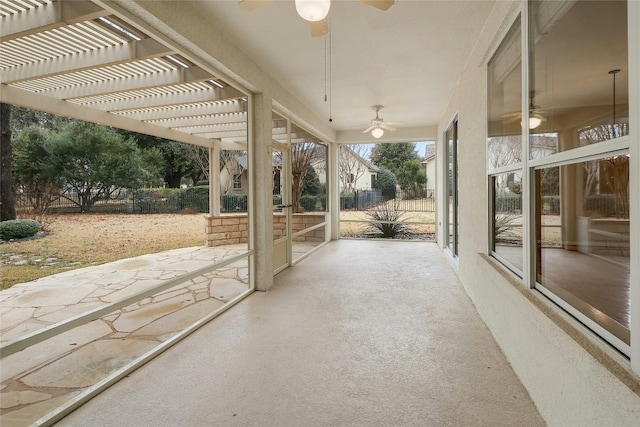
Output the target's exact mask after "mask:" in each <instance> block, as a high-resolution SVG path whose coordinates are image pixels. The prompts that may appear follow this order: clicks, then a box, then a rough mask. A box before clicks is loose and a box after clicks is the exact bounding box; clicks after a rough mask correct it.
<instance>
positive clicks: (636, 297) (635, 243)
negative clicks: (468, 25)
mask: <svg viewBox="0 0 640 427" xmlns="http://www.w3.org/2000/svg"><path fill="white" fill-rule="evenodd" d="M627 13H628V25H627V28H628V30H627V34H628V44H629V48H628V49H629V57H628V61H629V62H628V67H629V76H630V78H629V135H628V136H624V137H621V138H618V139H615V140H612V141H605V142H600V143H598V144H592V145H589V146H584V147H579V148H574V149H571V150H567V151H561V152H558V153H555V154H552V155H549V156H545V157H541V158H536V159H530V149H529V130H528V128H526V127H525V128H524V129H523V132H522V148H523V152H522V162H521V163H518V164H514V165H508V166H504V167H500V168H495V169H489V168H488V167H487V191H488V195H489V199H488V200H489V202H490V205H489V206H488V213H489V214H488V220H489V227H488V228H489V234H488V236H487V237H488V241H487V253H488V254H490V255H491V256H492V257H494V258H496V259H497V260H498V261H499V262H500V263H502V264H503V265H505V268H508V269H510V268H509V266H508V265H506V264H505V263H504V260H502V259H500V257H499V256H498V257H495V254H494V253H493V252H492V250H491V245H492V239H493V212H492V209H491V205H492V204H493V188H491V185H490V184H491V182H492V180H491V177H492V176H495V175H497V174H502V173H509V172H521V173H522V211H523V271H522V284H523V286H525V287H527V288H530V289H532V290H533V289H536V291H537V292H541V293H542V294H544V295H546V296H547V297H548V298H549V299H550V300H552V301H553V302H554V303H556V304H557V305H559V306H560V307H562V308H563V310H565V311H566V312H568V313H570V314H571V315H573V316H574V317H575V318H577V319H578V320H580V321H581V322H583V323H584V324H586V325H587V326H588V327H589V328H590V329H591V330H592V331H593V332H594V333H595V335H599V336H600V337H601V338H602V339H605V340H607V341H608V342H609V344H610V345H612V346H613V347H614V348H616V349H617V350H618V351H620V352H622V353H623V354H625V355H626V356H627V357H628V358H629V363H630V367H631V369H632V370H633V371H634V372H635V373H636V374H637V375H640V345H639V344H638V343H640V83H639V81H638V79H637V78H634V76H638V75H640V2H637V1H632V0H630V1H628V2H627ZM517 19H520V22H521V47H522V52H523V54H522V70H523V72H522V97H521V98H522V107H521V111H522V112H523V117H522V120H523V121H524V122H525V123H527V122H528V119H529V117H528V116H529V111H528V105H527V104H528V95H527V94H528V93H529V71H528V70H529V46H528V43H529V22H528V21H529V13H528V2H527V1H524V2H522V5H521V7H520V12H519V14H518V15H517V16H515V17H514V20H513V21H512V22H511V23H510V25H509V26H506V29H505V33H504V34H502V35H501V37H500V38H499V39H497V40H498V43H497V44H496V46H495V47H494V51H493V52H488V54H487V57H488V58H491V57H492V56H493V54H494V53H495V50H497V48H498V46H499V44H500V42H501V41H502V40H503V39H504V37H505V36H506V34H507V31H508V29H509V28H511V26H512V25H513V24H514V23H515V22H516V20H517ZM487 63H488V61H487ZM447 129H448V127H447ZM445 142H446V143H448V142H447V141H445ZM616 154H629V155H630V159H631V160H630V166H629V187H630V188H629V198H630V200H629V209H630V212H631V214H630V219H631V221H630V222H631V232H630V246H631V255H630V266H631V267H630V286H631V296H630V307H631V309H630V311H631V324H630V333H631V345H630V346H629V345H627V344H625V343H623V342H622V341H621V340H619V339H618V338H616V337H615V336H613V335H612V334H611V333H610V332H608V331H606V330H604V328H603V327H601V326H600V325H598V324H596V323H595V322H593V321H591V320H590V319H585V318H584V315H582V314H581V313H579V312H577V310H576V309H575V308H573V307H572V306H570V305H569V304H568V303H566V302H564V301H563V300H561V299H560V298H558V297H557V296H555V295H554V294H552V293H550V292H548V291H546V290H545V289H544V288H536V277H535V263H534V261H535V260H534V255H535V237H534V236H535V214H534V213H533V212H532V207H533V206H534V205H533V202H534V200H533V198H534V197H535V194H534V192H533V191H532V190H533V189H532V185H533V183H534V180H533V176H534V174H535V171H536V170H538V169H542V168H547V167H551V166H564V165H568V164H572V163H578V162H583V161H587V160H594V159H600V158H603V157H606V156H609V155H616ZM445 215H447V213H446V212H445ZM445 224H447V223H445ZM445 237H446V238H447V239H448V230H447V232H446V233H445ZM585 330H586V329H585Z"/></svg>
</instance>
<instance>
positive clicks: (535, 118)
mask: <svg viewBox="0 0 640 427" xmlns="http://www.w3.org/2000/svg"><path fill="white" fill-rule="evenodd" d="M542 120H543V119H542V116H540V114H532V115H531V116H529V129H535V128H537V127H538V126H540V125H541V124H542Z"/></svg>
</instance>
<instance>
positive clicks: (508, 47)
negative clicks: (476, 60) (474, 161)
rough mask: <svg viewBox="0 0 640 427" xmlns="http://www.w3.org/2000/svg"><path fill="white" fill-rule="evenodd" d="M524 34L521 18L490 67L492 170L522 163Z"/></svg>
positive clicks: (497, 51) (490, 149)
mask: <svg viewBox="0 0 640 427" xmlns="http://www.w3.org/2000/svg"><path fill="white" fill-rule="evenodd" d="M520 32H521V29H520V20H519V19H518V20H517V21H516V23H515V24H514V25H513V26H512V27H511V29H510V30H509V33H508V34H507V36H506V37H505V39H504V41H503V42H502V44H501V45H500V46H499V47H498V49H497V50H496V53H495V54H494V55H493V57H492V58H491V60H490V61H489V64H488V67H487V78H488V88H487V93H488V123H487V127H488V130H489V137H488V139H487V162H488V164H487V167H488V168H489V170H491V169H495V168H499V167H503V166H507V165H511V164H515V163H519V162H520V161H522V126H521V122H522V113H521V108H522V106H521V100H522V94H521V92H522V75H521V73H522V65H521V48H520V38H521V36H520Z"/></svg>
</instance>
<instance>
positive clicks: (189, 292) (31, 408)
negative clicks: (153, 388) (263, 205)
mask: <svg viewBox="0 0 640 427" xmlns="http://www.w3.org/2000/svg"><path fill="white" fill-rule="evenodd" d="M245 251H246V245H230V246H219V247H216V248H206V247H196V248H182V249H176V250H173V251H167V252H163V253H159V254H151V255H143V256H140V257H136V258H131V259H125V260H120V261H115V262H112V263H108V264H103V265H100V266H94V267H86V268H81V269H77V270H71V271H66V272H63V273H60V274H56V275H52V276H48V277H44V278H42V279H39V280H35V281H32V282H28V283H21V284H17V285H14V286H13V287H11V288H10V289H7V290H5V291H1V292H0V303H1V304H2V310H1V311H0V341H1V342H2V343H3V344H5V343H6V342H8V341H11V340H14V339H16V338H19V337H22V336H24V335H25V334H28V333H32V332H34V331H37V330H39V329H42V328H45V327H47V326H50V325H53V324H55V323H56V322H60V321H63V320H66V319H69V318H71V317H74V316H77V315H79V314H82V313H85V312H87V311H89V310H92V309H95V308H97V307H100V306H103V305H105V304H108V303H112V302H116V301H119V300H122V299H123V298H127V297H129V296H131V295H133V294H135V293H138V292H141V291H144V290H146V289H150V288H152V287H153V286H156V285H158V284H160V283H162V282H163V281H164V280H168V279H172V278H174V277H177V276H180V275H182V274H185V273H188V272H190V271H193V270H196V269H199V268H202V267H206V266H208V265H211V264H212V263H214V262H217V261H220V260H222V259H224V258H227V257H230V256H234V255H237V254H240V253H243V252H245ZM248 283H249V279H248V264H247V260H246V259H245V260H241V261H237V262H234V263H233V265H228V266H225V267H223V268H220V269H219V270H215V271H212V272H210V273H207V274H206V275H203V276H200V277H196V278H194V279H192V280H189V281H186V282H184V283H183V284H181V285H178V286H176V287H175V288H171V289H167V290H165V291H163V292H160V293H158V294H155V295H153V296H151V297H147V298H144V299H142V300H141V301H138V302H137V303H135V304H131V305H129V306H127V307H124V308H122V309H121V310H117V311H115V312H113V313H111V314H109V315H106V316H104V317H102V318H101V319H97V320H95V321H92V322H89V323H87V324H85V325H83V326H80V327H77V328H75V329H73V330H71V331H67V332H64V333H62V334H60V335H57V336H55V337H53V338H50V339H48V340H46V341H43V342H41V343H39V344H36V345H34V346H31V347H29V348H27V349H25V350H23V351H21V352H18V353H15V354H13V355H11V356H8V357H5V358H3V359H2V368H1V369H0V424H1V425H2V426H3V427H9V426H24V425H29V424H31V423H33V422H35V421H37V420H38V419H40V418H41V417H43V416H45V415H46V414H47V413H49V412H50V411H53V410H55V409H56V408H57V407H59V406H60V405H62V404H64V402H66V401H68V400H69V399H72V398H73V397H74V396H77V395H78V394H79V393H81V392H82V390H83V389H84V388H86V387H90V386H92V385H94V384H96V383H97V382H99V381H101V380H103V379H104V378H105V377H107V376H108V375H110V374H111V373H113V372H115V371H116V370H118V369H119V368H122V367H123V366H125V365H126V364H128V363H130V362H131V361H133V360H135V359H136V358H138V357H140V356H141V355H142V354H144V353H146V352H147V351H149V350H151V349H152V348H153V347H155V346H157V345H159V344H160V343H162V342H163V341H165V340H167V339H168V338H170V337H172V336H174V335H175V334H176V333H178V332H180V331H181V330H183V329H184V328H186V327H188V326H190V325H191V324H193V323H195V322H196V321H198V320H199V319H201V318H203V317H204V316H206V315H207V314H209V313H211V312H213V311H215V310H216V309H218V308H220V307H222V306H223V305H224V304H225V303H227V302H228V301H229V300H231V299H233V298H234V297H236V296H237V295H240V294H241V293H242V292H244V291H246V290H247V289H248V286H249V285H248Z"/></svg>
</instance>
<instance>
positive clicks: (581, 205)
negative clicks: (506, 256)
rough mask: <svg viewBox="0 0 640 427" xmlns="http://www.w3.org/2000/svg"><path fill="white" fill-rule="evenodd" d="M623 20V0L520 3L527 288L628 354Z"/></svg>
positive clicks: (625, 47) (625, 9)
mask: <svg viewBox="0 0 640 427" xmlns="http://www.w3.org/2000/svg"><path fill="white" fill-rule="evenodd" d="M626 24H627V4H626V1H607V2H598V1H578V2H558V1H548V0H545V1H531V2H530V3H529V40H530V43H529V44H530V46H531V49H530V52H529V58H530V64H529V69H530V70H531V72H530V73H529V76H528V80H529V86H530V88H529V93H530V100H529V101H530V111H529V115H530V117H534V116H535V117H538V118H539V119H540V123H539V124H537V123H536V124H537V126H535V128H534V127H533V126H532V125H531V126H530V137H529V159H531V161H530V162H529V165H530V166H529V168H530V169H531V170H533V171H534V175H535V179H534V182H533V183H532V186H533V188H532V190H533V196H534V197H533V198H534V200H535V203H534V206H533V209H534V212H533V224H534V228H535V236H534V238H535V242H536V244H535V250H534V253H533V254H532V258H533V263H534V264H533V265H534V266H535V284H534V285H535V287H536V288H537V289H539V290H540V291H541V292H543V293H544V294H545V295H547V296H549V297H550V298H551V299H552V300H554V301H555V302H556V303H558V304H559V305H560V306H562V307H564V308H565V309H566V310H567V311H568V312H569V313H571V314H573V315H574V316H575V317H576V318H577V319H579V320H581V321H582V322H583V323H584V324H585V325H587V326H589V327H590V328H592V329H593V330H594V331H596V332H597V333H599V334H600V335H601V336H602V337H603V338H605V339H607V340H608V341H609V342H610V343H612V344H613V345H615V346H616V347H617V348H618V349H620V350H621V351H623V352H625V353H627V354H629V347H628V346H629V342H630V339H629V335H630V334H629V328H630V322H629V320H630V315H629V313H630V300H629V293H630V280H629V272H630V266H629V261H630V251H629V247H630V245H629V243H630V238H629V226H630V217H629V160H630V157H629V151H628V150H629V145H628V142H626V144H625V141H626V138H625V137H626V136H627V135H628V132H629V126H628V119H627V117H628V105H629V95H628V58H627V51H628V48H627V25H626ZM593 28H598V31H593ZM616 140H622V145H620V144H619V143H618V141H616ZM561 153H566V154H565V155H564V157H562V158H557V157H558V155H559V154H561Z"/></svg>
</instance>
